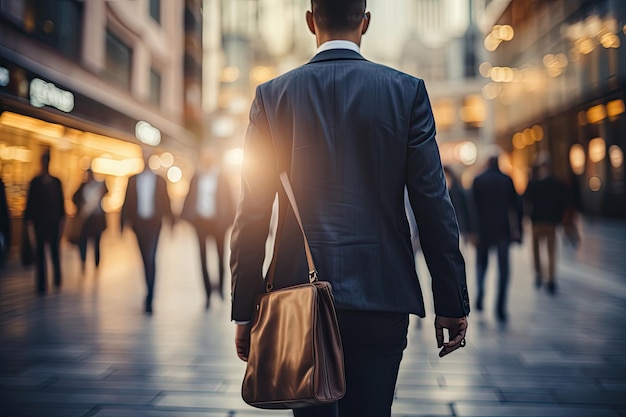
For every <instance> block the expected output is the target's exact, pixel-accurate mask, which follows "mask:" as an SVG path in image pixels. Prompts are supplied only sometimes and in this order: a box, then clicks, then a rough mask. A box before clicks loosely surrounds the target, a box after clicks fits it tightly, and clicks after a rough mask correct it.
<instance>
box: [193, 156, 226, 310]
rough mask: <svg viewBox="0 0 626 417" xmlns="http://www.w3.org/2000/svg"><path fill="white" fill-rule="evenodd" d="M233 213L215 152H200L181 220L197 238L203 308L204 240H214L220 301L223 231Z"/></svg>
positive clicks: (207, 281)
mask: <svg viewBox="0 0 626 417" xmlns="http://www.w3.org/2000/svg"><path fill="white" fill-rule="evenodd" d="M234 210H235V209H234V201H233V197H232V193H231V190H230V186H229V184H228V178H227V177H226V176H225V175H224V173H223V171H222V169H221V168H220V166H219V164H218V163H217V161H216V155H215V153H214V152H213V151H212V150H209V149H204V150H202V152H201V153H200V157H199V160H198V171H197V172H196V174H195V175H194V176H193V178H192V179H191V183H190V185H189V192H188V194H187V197H186V198H185V203H184V205H183V211H182V214H181V218H182V219H184V220H187V221H188V222H190V223H191V224H192V225H193V226H194V228H195V229H196V234H197V236H198V246H199V248H200V262H201V267H202V278H203V281H204V289H205V292H206V308H209V306H210V303H211V290H212V288H211V280H210V279H209V271H208V265H207V245H206V241H207V238H208V237H211V238H213V239H214V240H215V246H216V248H217V262H218V273H219V277H218V282H219V284H218V285H219V286H218V291H219V295H220V297H221V298H222V299H224V269H225V268H224V240H225V236H226V231H227V230H228V228H229V227H230V226H231V225H232V222H233V218H234V216H235V213H234Z"/></svg>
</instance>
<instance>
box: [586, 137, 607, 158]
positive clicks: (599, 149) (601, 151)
mask: <svg viewBox="0 0 626 417" xmlns="http://www.w3.org/2000/svg"><path fill="white" fill-rule="evenodd" d="M605 156H606V143H605V142H604V139H602V138H594V139H591V140H590V141H589V159H591V162H593V163H596V164H597V163H598V162H601V161H602V160H603V159H604V157H605Z"/></svg>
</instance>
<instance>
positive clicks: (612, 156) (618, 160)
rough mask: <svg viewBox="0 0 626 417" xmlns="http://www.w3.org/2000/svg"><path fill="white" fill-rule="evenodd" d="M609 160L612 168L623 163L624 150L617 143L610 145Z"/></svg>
mask: <svg viewBox="0 0 626 417" xmlns="http://www.w3.org/2000/svg"><path fill="white" fill-rule="evenodd" d="M609 160H610V161H611V166H612V167H613V168H621V167H622V165H624V151H622V148H620V147H619V146H617V145H611V147H610V148H609Z"/></svg>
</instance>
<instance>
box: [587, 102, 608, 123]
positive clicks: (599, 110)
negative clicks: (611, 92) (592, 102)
mask: <svg viewBox="0 0 626 417" xmlns="http://www.w3.org/2000/svg"><path fill="white" fill-rule="evenodd" d="M605 118H606V108H605V107H604V104H598V105H597V106H593V107H590V108H589V109H588V110H587V121H588V122H589V123H591V124H594V123H599V122H601V121H602V120H604V119H605Z"/></svg>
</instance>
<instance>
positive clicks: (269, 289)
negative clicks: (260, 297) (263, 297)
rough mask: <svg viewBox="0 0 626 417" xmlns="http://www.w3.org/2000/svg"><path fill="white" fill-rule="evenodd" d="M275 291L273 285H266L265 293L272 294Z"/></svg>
mask: <svg viewBox="0 0 626 417" xmlns="http://www.w3.org/2000/svg"><path fill="white" fill-rule="evenodd" d="M273 289H274V286H273V285H272V284H271V283H269V282H268V283H266V284H265V291H267V292H270V291H272V290H273Z"/></svg>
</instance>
